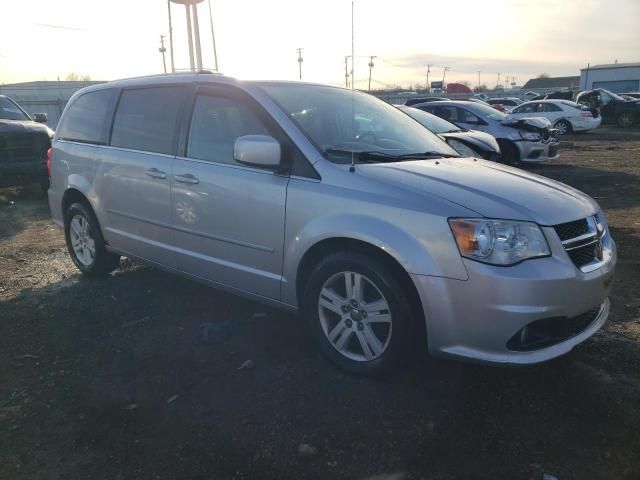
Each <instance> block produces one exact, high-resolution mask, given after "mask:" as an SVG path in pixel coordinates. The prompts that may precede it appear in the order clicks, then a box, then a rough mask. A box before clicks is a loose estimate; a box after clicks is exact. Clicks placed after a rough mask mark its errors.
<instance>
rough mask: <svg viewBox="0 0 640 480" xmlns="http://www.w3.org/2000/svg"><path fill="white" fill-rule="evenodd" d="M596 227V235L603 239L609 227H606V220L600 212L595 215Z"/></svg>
mask: <svg viewBox="0 0 640 480" xmlns="http://www.w3.org/2000/svg"><path fill="white" fill-rule="evenodd" d="M596 227H597V229H598V234H599V235H600V236H601V237H604V236H605V235H606V234H607V232H608V231H609V225H607V219H606V218H604V213H602V212H601V211H600V212H598V213H597V214H596Z"/></svg>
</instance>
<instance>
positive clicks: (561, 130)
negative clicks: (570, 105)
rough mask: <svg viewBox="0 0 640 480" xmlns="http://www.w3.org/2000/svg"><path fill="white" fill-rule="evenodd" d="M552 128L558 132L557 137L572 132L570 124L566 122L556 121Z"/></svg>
mask: <svg viewBox="0 0 640 480" xmlns="http://www.w3.org/2000/svg"><path fill="white" fill-rule="evenodd" d="M553 128H555V129H556V130H558V135H567V134H569V133H571V132H572V131H573V127H572V126H571V123H569V122H568V121H566V120H558V121H557V122H556V123H555V125H554V126H553Z"/></svg>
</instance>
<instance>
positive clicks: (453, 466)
mask: <svg viewBox="0 0 640 480" xmlns="http://www.w3.org/2000/svg"><path fill="white" fill-rule="evenodd" d="M527 169H529V170H531V171H535V172H536V173H539V174H542V175H546V176H549V177H551V178H555V179H558V180H561V181H563V182H566V183H568V184H570V185H573V186H575V187H577V188H579V189H582V190H584V191H585V192H587V193H589V194H590V195H592V196H593V197H594V198H596V199H597V200H598V202H600V204H601V205H602V207H603V208H604V210H605V212H606V214H607V217H608V221H609V223H610V225H611V229H612V232H613V236H614V238H615V240H616V242H617V244H618V249H619V265H618V269H617V274H616V280H615V283H614V287H613V294H612V314H611V317H610V321H609V323H608V324H607V325H606V327H605V328H604V329H603V330H602V331H601V332H599V333H598V334H597V335H595V336H594V337H593V338H592V339H590V340H588V341H587V342H585V343H583V344H582V345H580V346H578V347H577V348H576V349H574V351H572V352H571V353H570V354H569V355H567V356H565V357H563V358H560V359H558V360H555V361H552V362H549V363H546V364H543V365H538V366H533V367H526V368H497V367H486V366H478V365H472V364H467V363H463V362H457V361H443V360H436V359H433V358H430V357H428V356H427V355H425V354H422V355H419V356H418V357H417V358H416V360H415V362H414V363H413V364H412V365H410V367H409V368H408V369H406V370H405V371H402V372H400V373H399V374H398V375H396V376H395V377H393V378H390V379H387V380H384V381H380V380H378V381H374V380H369V379H362V378H357V377H353V376H349V375H347V374H344V373H342V372H340V371H338V370H336V369H335V368H333V367H332V366H331V365H330V364H329V363H327V362H326V361H325V360H324V359H323V358H322V357H321V356H320V354H319V353H318V351H317V350H316V348H315V346H314V344H313V343H312V341H311V339H310V337H309V336H308V335H307V333H306V332H305V330H304V328H303V326H302V324H301V322H300V321H299V320H298V319H297V318H295V317H294V316H291V315H287V314H283V313H281V312H278V311H275V310H271V309H268V308H265V307H263V306H261V305H259V304H255V303H251V302H248V301H245V300H243V299H240V298H237V297H234V296H231V295H227V294H224V293H219V292H217V291H215V290H213V289H210V288H207V287H204V286H202V285H199V284H196V283H193V282H190V281H187V280H183V279H180V278H177V277H175V276H172V275H169V274H166V273H163V272H161V271H158V270H154V269H151V268H148V267H144V266H140V265H135V264H132V263H131V262H128V261H123V262H122V264H121V267H120V269H119V270H118V271H117V272H116V273H114V274H113V275H112V276H110V277H108V278H105V279H101V280H87V279H84V278H81V277H80V275H79V274H78V272H77V270H76V269H75V267H74V266H73V264H72V263H71V261H70V259H69V258H68V255H67V253H66V249H65V246H64V240H63V236H62V234H61V232H60V231H59V230H58V229H57V227H54V226H53V225H52V224H51V221H50V219H49V214H48V207H47V204H46V199H45V197H44V196H43V195H42V194H40V193H39V192H38V189H37V187H33V188H26V189H5V190H0V479H3V480H4V479H7V480H8V479H11V480H20V479H30V480H31V479H48V480H50V479H65V480H66V479H81V478H82V479H84V478H92V479H110V480H116V479H193V480H205V479H216V480H217V479H249V478H251V479H253V478H259V479H307V478H308V479H326V478H332V479H333V478H337V479H355V480H364V479H369V480H373V479H376V480H381V479H387V480H399V479H425V480H428V479H429V480H436V479H438V480H449V479H543V475H544V474H547V475H553V476H555V477H556V478H558V479H560V480H566V479H581V480H582V479H596V478H597V479H640V293H639V292H640V290H639V287H640V131H637V130H636V131H633V132H621V131H616V130H614V129H608V128H607V129H605V128H603V129H599V130H597V131H596V132H594V133H590V134H582V135H573V136H570V137H567V138H566V139H565V140H564V141H563V144H562V150H561V158H560V159H559V160H558V161H555V162H553V163H551V164H549V165H541V166H532V167H527ZM224 321H227V324H230V325H231V327H230V330H229V338H228V339H226V340H225V341H223V342H221V343H216V342H213V341H211V339H210V340H209V341H208V342H206V341H204V339H203V325H205V326H206V325H208V324H209V325H208V326H206V327H205V329H207V328H208V329H209V331H212V330H211V329H213V330H215V328H216V327H217V326H218V325H220V324H221V323H222V322H224ZM246 360H251V361H252V362H253V363H254V366H253V368H245V369H239V367H240V366H241V365H242V364H243V362H245V361H246ZM301 444H308V445H310V447H303V451H302V453H303V454H301V453H300V452H299V448H300V445H301Z"/></svg>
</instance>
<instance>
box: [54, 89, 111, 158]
mask: <svg viewBox="0 0 640 480" xmlns="http://www.w3.org/2000/svg"><path fill="white" fill-rule="evenodd" d="M114 98H115V90H113V89H107V90H97V91H94V92H88V93H85V94H84V95H82V96H80V97H78V98H77V99H76V100H75V101H74V102H73V103H72V104H71V106H70V107H69V110H68V111H67V113H66V114H65V116H64V118H63V119H62V122H61V124H60V125H58V128H57V132H56V133H57V135H58V138H59V139H61V140H70V141H74V142H83V143H93V144H97V145H105V144H106V143H107V141H108V138H109V125H110V124H111V113H112V112H113V102H114Z"/></svg>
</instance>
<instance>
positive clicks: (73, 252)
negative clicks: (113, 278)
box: [64, 203, 120, 276]
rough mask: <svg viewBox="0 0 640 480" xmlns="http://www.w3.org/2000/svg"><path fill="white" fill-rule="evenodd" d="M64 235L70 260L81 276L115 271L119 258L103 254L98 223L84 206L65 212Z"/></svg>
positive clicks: (79, 205) (103, 244)
mask: <svg viewBox="0 0 640 480" xmlns="http://www.w3.org/2000/svg"><path fill="white" fill-rule="evenodd" d="M64 233H65V240H66V242H67V249H68V250H69V255H70V256H71V260H73V263H75V265H76V267H78V269H79V270H80V271H81V272H82V273H83V274H85V275H87V276H99V275H106V274H108V273H109V272H112V271H113V270H115V269H116V268H117V267H118V264H119V263H120V256H119V255H115V254H113V253H110V252H107V250H106V249H105V243H104V239H103V238H102V232H101V231H100V226H99V225H98V219H97V218H96V216H95V214H94V213H93V211H92V210H91V208H89V207H88V206H87V205H85V204H84V203H73V204H71V206H70V207H69V208H67V211H66V212H65V216H64Z"/></svg>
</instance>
